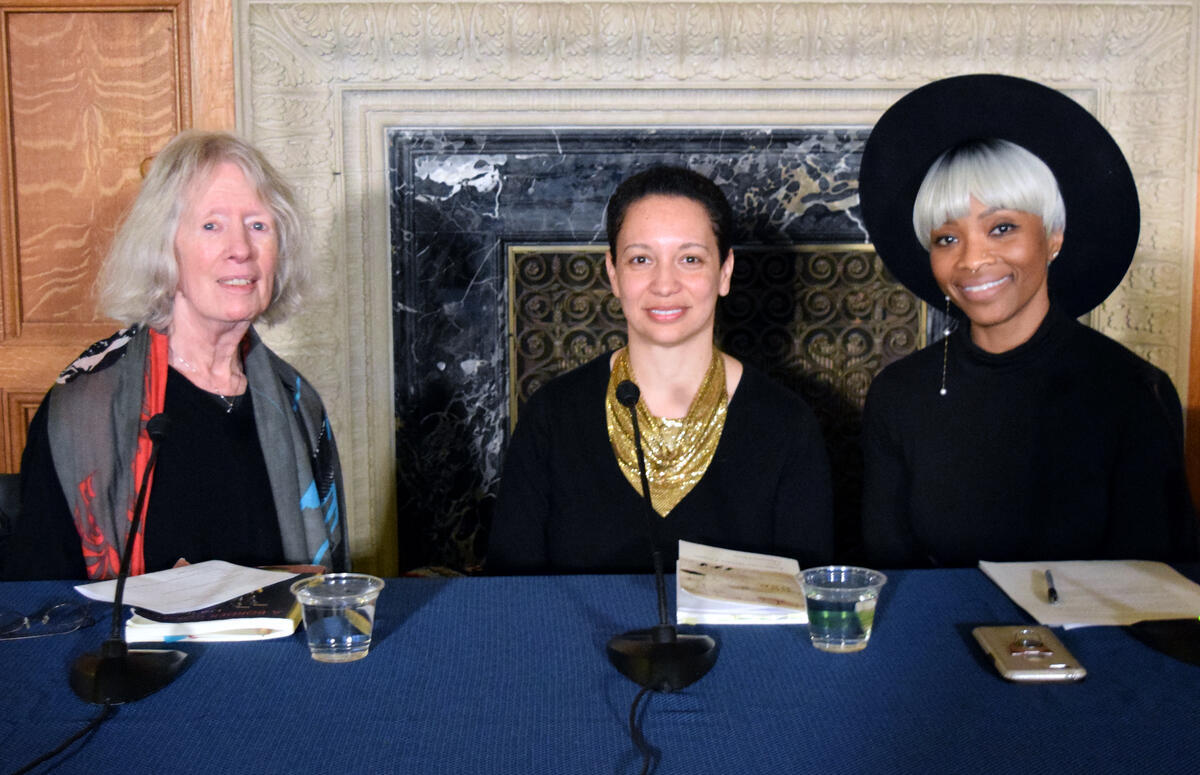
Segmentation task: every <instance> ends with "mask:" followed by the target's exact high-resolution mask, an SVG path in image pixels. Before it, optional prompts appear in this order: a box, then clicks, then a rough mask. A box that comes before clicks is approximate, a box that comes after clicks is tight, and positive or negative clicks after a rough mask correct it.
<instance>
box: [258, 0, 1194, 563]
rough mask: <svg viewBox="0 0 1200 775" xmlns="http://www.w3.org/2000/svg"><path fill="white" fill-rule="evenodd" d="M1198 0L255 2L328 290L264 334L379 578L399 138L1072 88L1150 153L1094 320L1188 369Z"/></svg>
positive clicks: (390, 445)
mask: <svg viewBox="0 0 1200 775" xmlns="http://www.w3.org/2000/svg"><path fill="white" fill-rule="evenodd" d="M1198 18H1200V0H1175V1H1174V2H1171V1H1167V0H1163V1H1161V2H1158V1H1154V0H1145V1H1142V2H1115V1H1114V2H1093V3H1082V2H1069V1H1068V2H1042V1H1040V0H1026V1H1024V2H1022V1H1019V0H1018V1H1016V2H1005V3H1001V2H986V1H984V0H971V1H968V2H954V3H936V2H901V1H896V0H891V1H883V0H878V1H872V0H866V1H865V2H856V3H832V2H755V1H753V0H726V1H725V2H688V3H669V2H658V1H656V0H645V1H643V2H584V1H576V0H559V2H507V1H505V0H477V1H476V2H454V1H453V0H444V1H443V2H406V1H405V0H392V1H391V2H340V3H334V2H282V1H281V0H236V2H235V19H234V24H235V31H236V51H235V55H236V65H237V71H238V95H239V96H238V100H239V110H238V123H239V128H240V129H241V131H242V132H243V133H244V134H246V135H247V136H248V137H249V138H251V139H252V140H253V141H254V142H255V143H257V144H258V145H259V146H260V147H261V148H263V149H264V151H265V152H266V153H267V154H268V156H269V157H270V158H271V159H272V160H273V161H274V162H275V163H277V164H278V165H279V166H280V167H281V168H282V170H283V171H284V172H285V173H286V174H287V175H288V176H289V177H290V178H291V179H292V180H294V181H295V182H296V183H297V184H298V185H299V188H300V190H301V192H302V195H303V198H304V200H305V203H306V205H307V206H308V208H309V210H310V212H311V213H312V215H313V223H314V235H313V236H314V240H315V242H314V247H315V253H316V255H317V256H318V262H319V265H318V267H317V271H316V277H317V278H318V282H317V283H316V287H315V288H314V293H313V295H312V298H311V299H310V301H309V303H308V305H307V306H306V308H305V311H304V313H303V314H301V315H299V316H297V317H296V318H295V319H293V320H291V321H289V322H288V323H287V324H286V325H281V326H278V327H276V328H274V329H270V330H268V331H267V332H266V333H265V336H266V338H267V339H268V341H269V342H270V343H271V345H272V346H273V347H275V348H276V349H277V350H278V351H279V352H280V353H281V354H282V355H283V356H284V357H285V358H287V359H288V360H289V361H291V362H292V363H294V364H296V365H297V366H298V367H299V368H300V369H301V371H303V372H304V373H305V374H306V375H307V376H308V377H309V379H310V380H311V381H312V382H313V383H314V384H315V385H316V386H317V388H318V389H319V390H320V391H321V394H322V396H323V397H324V398H325V400H326V403H327V404H328V406H329V409H330V412H331V415H332V418H333V423H334V427H335V430H336V433H337V438H338V443H339V447H340V450H341V453H342V461H343V466H344V469H345V474H346V489H347V501H348V511H349V515H348V516H349V520H350V526H351V542H352V551H353V554H354V557H355V561H356V565H357V566H358V567H360V568H364V569H369V570H375V571H377V572H382V573H387V572H390V571H392V570H394V563H395V555H396V552H395V548H394V546H395V530H394V524H395V519H394V503H395V495H394V489H395V483H394V466H395V453H394V419H393V414H392V406H393V404H392V394H393V390H392V365H391V348H392V315H391V308H390V305H391V293H390V287H391V275H390V266H389V248H388V192H387V185H386V182H387V181H386V174H387V173H386V161H385V153H384V151H385V149H384V128H385V127H388V126H403V127H413V128H417V127H472V126H484V127H509V126H532V127H547V126H550V127H554V126H559V127H605V126H612V127H645V126H664V127H665V126H814V125H839V126H860V127H866V126H870V125H872V124H873V123H874V121H875V120H876V119H877V118H878V116H879V115H880V114H881V113H882V112H883V110H884V109H886V108H887V106H888V105H890V104H891V103H892V102H894V101H895V100H896V99H897V98H899V97H900V96H901V95H903V94H904V93H905V92H907V91H908V90H910V89H912V88H914V87H916V86H919V85H921V84H923V83H925V82H927V81H930V80H933V79H936V78H940V77H944V76H948V75H954V74H960V73H968V72H1003V73H1008V74H1012V75H1019V76H1024V77H1027V78H1033V79H1036V80H1039V81H1042V82H1043V83H1046V84H1048V85H1051V86H1054V87H1056V88H1059V89H1062V90H1063V91H1065V92H1067V93H1069V94H1071V95H1072V96H1073V97H1074V98H1076V99H1077V100H1079V101H1080V102H1081V103H1082V104H1083V105H1084V106H1085V107H1087V108H1088V109H1089V110H1091V111H1092V112H1093V113H1094V114H1096V115H1097V116H1098V117H1099V118H1100V120H1101V121H1102V122H1103V123H1104V124H1105V125H1106V126H1107V127H1108V128H1109V130H1110V131H1111V132H1112V134H1113V135H1114V136H1115V137H1116V139H1117V142H1118V143H1119V144H1120V145H1121V147H1122V149H1123V150H1124V151H1125V153H1126V155H1127V156H1128V157H1129V159H1130V163H1131V166H1132V167H1133V171H1134V175H1135V176H1136V178H1137V182H1138V186H1139V190H1140V193H1141V200H1142V212H1143V220H1142V235H1141V241H1140V245H1139V249H1138V253H1137V257H1136V260H1135V262H1134V266H1133V268H1132V270H1131V271H1130V273H1129V276H1128V277H1127V278H1126V280H1125V282H1124V283H1123V284H1122V286H1121V287H1120V289H1118V291H1117V292H1116V293H1115V294H1114V295H1113V296H1112V297H1111V298H1110V299H1109V300H1108V301H1107V302H1106V303H1105V304H1104V305H1103V306H1102V307H1101V308H1099V309H1098V310H1096V311H1095V312H1094V313H1093V314H1092V321H1091V322H1092V324H1093V325H1094V326H1095V327H1096V328H1098V329H1100V330H1102V331H1104V332H1105V333H1107V334H1109V335H1110V336H1112V337H1114V338H1115V339H1118V340H1119V341H1121V342H1123V343H1125V344H1126V345H1127V346H1129V347H1131V348H1132V349H1134V350H1136V351H1137V352H1139V353H1141V354H1143V355H1144V356H1146V357H1147V358H1149V359H1150V360H1151V361H1153V362H1154V363H1156V364H1158V365H1159V366H1161V367H1162V368H1164V369H1165V370H1166V371H1167V372H1168V373H1169V374H1171V376H1172V377H1173V378H1174V380H1175V383H1176V385H1177V386H1179V387H1180V389H1181V390H1184V389H1186V385H1187V378H1188V359H1187V356H1188V344H1189V341H1188V340H1189V320H1190V314H1191V296H1190V291H1191V276H1192V262H1193V259H1194V256H1193V247H1192V246H1193V245H1194V244H1195V228H1196V224H1195V213H1196V182H1197V152H1198V144H1200V141H1198V137H1200V129H1198V127H1200V121H1198V109H1197V105H1198V101H1200V100H1198V81H1200V53H1198V51H1200V46H1198V45H1197V37H1198V34H1200V21H1198Z"/></svg>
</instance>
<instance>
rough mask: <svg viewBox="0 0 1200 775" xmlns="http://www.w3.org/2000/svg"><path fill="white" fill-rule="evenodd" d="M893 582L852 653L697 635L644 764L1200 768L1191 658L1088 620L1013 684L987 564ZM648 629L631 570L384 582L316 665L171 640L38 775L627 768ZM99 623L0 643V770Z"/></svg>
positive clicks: (21, 591)
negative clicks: (141, 680) (631, 639)
mask: <svg viewBox="0 0 1200 775" xmlns="http://www.w3.org/2000/svg"><path fill="white" fill-rule="evenodd" d="M889 578H890V580H889V582H888V584H887V586H886V587H885V588H884V592H883V596H882V598H881V601H880V606H879V609H878V613H877V619H876V631H875V634H874V636H873V637H872V640H871V644H870V646H869V647H868V648H867V649H866V650H865V651H862V652H859V653H856V654H839V655H835V654H825V653H822V652H818V651H816V650H815V649H813V648H812V647H811V646H810V645H809V644H808V634H807V630H806V628H804V627H795V626H773V627H750V626H738V627H713V628H708V631H709V632H712V633H714V634H715V635H716V636H717V638H718V640H719V641H720V647H721V653H720V657H719V659H718V661H717V664H716V667H715V668H713V670H712V672H711V673H709V674H708V675H707V676H706V677H704V678H703V679H701V680H700V681H699V682H697V683H696V684H694V685H692V686H691V687H689V688H688V689H686V690H684V691H682V692H679V693H676V694H657V695H653V696H652V697H650V698H649V702H648V707H647V709H646V711H645V714H644V716H643V719H642V726H643V730H644V733H645V735H646V737H647V739H648V740H649V741H650V743H651V744H652V745H654V746H655V747H657V748H658V749H659V750H660V751H661V760H660V762H659V764H658V767H657V769H656V770H655V772H658V773H775V772H780V773H783V772H787V773H825V774H834V775H836V774H838V773H910V772H911V773H1016V774H1017V775H1031V774H1033V773H1047V774H1048V775H1069V774H1070V773H1080V774H1086V775H1097V774H1098V773H1129V772H1138V773H1185V772H1200V667H1196V666H1192V665H1187V664H1183V663H1181V662H1177V661H1174V660H1172V659H1170V658H1169V657H1166V656H1163V655H1161V654H1159V653H1157V652H1155V651H1153V650H1151V649H1149V648H1148V647H1146V646H1143V645H1142V644H1141V643H1140V642H1138V641H1137V640H1135V639H1134V638H1132V637H1131V636H1130V635H1129V634H1128V633H1127V632H1125V631H1124V630H1122V629H1119V628H1107V627H1105V628H1087V629H1083V630H1073V631H1070V632H1066V633H1064V634H1063V635H1062V637H1063V640H1064V642H1065V644H1066V645H1067V647H1068V648H1069V649H1071V651H1073V652H1074V654H1075V655H1076V656H1077V657H1078V658H1079V660H1080V661H1081V662H1082V663H1083V665H1084V666H1085V667H1086V668H1087V670H1088V677H1087V679H1086V680H1084V681H1083V682H1081V683H1077V684H1062V685H1030V684H1013V683H1009V682H1006V681H1005V680H1003V679H1002V678H1000V677H999V676H998V675H997V674H996V672H995V670H994V669H993V667H992V665H991V663H990V661H989V660H988V659H987V658H986V657H985V656H984V655H983V654H982V653H981V652H980V650H979V648H978V647H977V646H976V644H975V642H974V640H973V638H972V636H971V628H972V627H973V626H975V625H979V624H1008V623H1022V622H1027V621H1028V618H1027V617H1026V616H1025V615H1024V614H1023V612H1021V611H1020V609H1018V608H1017V607H1016V606H1014V605H1013V604H1012V603H1011V602H1010V601H1009V600H1008V599H1007V598H1006V597H1005V596H1004V594H1003V593H1001V592H1000V591H999V590H998V589H997V588H996V587H995V586H993V585H992V583H991V582H990V581H988V580H987V579H986V578H985V577H984V576H983V574H981V573H980V572H978V571H975V570H946V571H914V572H893V573H890V574H889ZM72 595H74V593H73V592H72V591H71V589H70V585H69V584H66V583H53V582H37V583H21V584H0V605H7V606H9V607H15V608H17V609H19V610H25V611H31V610H35V609H36V608H38V607H39V606H40V605H42V604H44V603H46V602H49V601H51V600H55V599H64V598H69V597H70V596H72ZM654 618H655V606H654V592H653V580H652V578H651V577H648V576H614V577H602V576H577V577H534V578H463V579H390V580H388V584H387V587H386V589H384V591H383V595H382V597H381V600H380V606H379V611H378V616H377V621H376V627H375V633H376V639H375V643H374V645H373V646H372V649H371V653H370V655H369V656H368V657H367V658H366V659H365V660H362V661H360V662H355V663H348V664H340V665H330V664H320V663H317V662H314V661H312V660H311V659H309V657H308V653H307V650H306V647H305V643H304V637H303V633H297V634H296V635H295V636H293V637H289V638H285V639H281V640H276V641H265V642H258V643H249V644H233V643H229V644H203V645H202V644H189V645H186V646H184V647H183V649H184V650H185V651H188V652H189V653H190V655H191V656H190V658H189V663H190V664H189V666H188V669H187V670H186V671H185V672H184V673H183V674H182V675H181V676H180V677H179V678H178V679H177V680H176V681H175V682H174V683H173V684H171V685H170V686H168V687H167V688H165V689H163V690H162V691H160V692H158V693H157V694H154V695H152V696H150V697H147V698H145V699H143V700H141V701H139V702H137V703H132V704H130V705H126V706H123V707H120V708H119V709H117V710H116V712H115V715H114V717H113V718H111V719H110V720H109V721H107V722H106V723H105V724H104V725H103V726H102V727H101V728H100V729H99V730H98V731H96V732H95V733H94V734H92V735H91V736H89V737H88V738H86V739H84V740H82V741H80V742H78V743H76V744H75V745H74V746H72V748H71V749H69V752H68V753H67V754H65V755H64V756H62V757H59V759H57V760H55V762H54V763H53V766H51V765H45V766H43V767H42V768H40V769H39V770H37V771H38V772H54V773H76V772H79V773H82V772H88V773H97V772H99V773H108V772H121V773H132V774H137V773H154V774H155V775H159V774H161V773H233V772H261V773H331V772H335V773H523V774H524V773H614V774H617V773H637V772H638V771H639V769H640V766H641V760H640V756H639V754H638V753H637V751H636V750H635V749H634V747H633V745H632V743H631V742H630V740H629V737H628V731H627V727H626V718H627V714H628V711H629V705H630V702H631V701H632V699H633V697H634V695H635V693H636V692H637V687H636V686H635V685H634V684H632V683H630V682H629V681H628V680H626V679H625V678H624V677H622V676H621V675H620V674H618V673H617V672H616V671H615V670H614V669H613V668H612V667H611V666H610V665H609V664H608V661H607V659H606V658H605V651H604V646H605V643H606V641H607V640H608V638H609V637H611V636H612V635H615V634H618V633H620V632H623V631H625V630H627V629H631V628H635V627H642V626H647V625H650V624H652V623H653V622H654ZM106 632H107V621H104V622H101V623H100V624H98V625H96V626H94V627H91V628H89V629H87V630H84V631H81V632H78V633H74V634H70V635H63V636H56V637H50V638H40V639H36V640H24V641H10V642H0V665H2V669H0V698H2V707H3V718H2V719H0V770H3V771H4V772H8V771H11V770H12V769H15V768H16V767H18V766H20V765H22V764H24V763H25V762H27V761H29V760H31V759H33V758H34V757H36V756H37V755H39V754H41V753H43V752H45V751H47V750H49V749H50V748H53V747H54V745H56V744H57V743H58V742H60V741H61V740H62V739H64V738H66V737H67V736H69V735H70V734H71V733H72V732H74V731H76V730H77V729H79V728H80V727H81V726H83V725H84V724H85V723H86V722H87V720H88V719H90V718H92V717H93V716H94V715H95V714H96V712H97V709H96V708H95V707H94V706H90V705H87V704H85V703H83V702H81V701H79V700H78V699H76V698H75V696H74V695H73V694H72V693H71V691H70V689H69V688H68V686H67V670H68V666H69V665H70V663H71V661H72V659H73V658H74V657H75V656H76V655H77V654H79V653H81V652H83V651H88V650H92V649H95V648H96V647H97V646H98V644H99V642H100V641H101V640H102V639H103V637H104V635H105V634H106Z"/></svg>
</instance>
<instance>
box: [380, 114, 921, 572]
mask: <svg viewBox="0 0 1200 775" xmlns="http://www.w3.org/2000/svg"><path fill="white" fill-rule="evenodd" d="M866 136H867V130H865V129H857V128H855V129H786V130H783V129H774V130H762V129H721V130H711V129H710V130H687V131H684V130H675V129H671V130H663V129H658V130H654V129H637V128H630V129H621V130H614V129H604V130H569V131H568V130H559V131H555V130H548V129H547V130H538V129H533V130H530V129H520V130H512V129H485V130H480V129H471V130H460V131H458V130H447V129H436V130H425V129H420V130H418V129H404V128H396V129H392V130H390V131H389V137H388V141H389V148H390V159H389V162H390V164H389V166H390V170H389V174H390V176H391V180H390V183H391V192H392V195H391V234H392V256H391V259H392V281H393V288H392V301H393V314H394V331H395V353H394V355H395V370H396V373H395V377H396V395H395V402H396V448H397V461H396V462H397V493H398V497H397V500H398V519H399V536H400V563H401V568H402V569H407V568H413V567H417V566H426V565H437V566H447V567H451V568H456V569H459V570H468V571H469V570H472V569H476V568H478V567H479V565H480V564H481V563H482V562H483V560H484V558H485V556H486V553H487V533H488V526H489V524H490V515H491V511H492V506H493V503H494V499H495V496H496V488H497V484H498V482H499V478H500V472H501V468H502V464H503V459H504V450H505V446H506V444H507V441H508V437H509V434H510V429H511V422H512V420H513V419H514V414H517V413H519V411H520V406H521V404H522V403H523V401H524V399H525V398H527V397H528V395H530V394H531V393H532V392H533V390H536V388H537V386H538V385H540V384H542V383H543V382H544V381H545V380H547V379H549V378H550V377H552V376H553V375H554V374H556V373H559V372H560V371H563V370H565V369H568V368H571V367H573V366H575V365H578V364H580V363H582V362H584V361H586V360H588V359H590V358H591V357H593V356H594V355H596V354H598V353H600V352H602V351H603V350H606V349H610V348H612V347H615V346H619V345H620V344H621V343H622V341H623V337H622V329H623V324H622V319H621V313H620V306H619V305H618V304H617V303H616V302H615V300H614V299H613V297H612V295H611V294H610V293H608V291H607V279H606V278H605V277H604V272H603V250H604V244H605V236H604V226H603V211H604V205H605V203H606V201H607V199H608V197H609V195H610V194H611V192H612V190H613V189H614V188H615V187H616V185H617V183H618V182H619V181H620V180H621V179H623V178H625V177H626V176H628V175H629V174H631V173H633V172H635V171H638V170H640V169H644V168H645V167H648V166H650V165H653V164H659V163H671V164H682V165H684V166H687V167H690V168H692V169H695V170H697V171H699V172H701V173H703V174H705V175H708V176H709V177H711V178H712V179H713V180H715V181H716V182H717V183H718V184H719V185H720V186H721V188H722V189H723V190H724V191H725V193H726V195H727V196H728V197H729V200H730V202H731V203H732V204H733V206H734V210H735V212H736V214H737V217H738V220H739V228H740V234H739V235H738V236H737V239H736V240H735V248H734V250H735V254H736V256H737V262H736V264H735V273H734V281H733V286H734V290H733V292H731V294H730V295H729V297H727V298H726V299H723V300H722V302H721V304H720V306H719V309H718V339H719V341H720V343H721V345H722V347H723V348H724V349H725V350H726V351H728V352H730V353H731V354H733V355H735V356H737V357H739V358H742V359H744V360H747V361H749V362H751V363H754V364H756V365H758V366H759V367H760V368H762V369H764V370H765V371H767V372H768V373H770V374H771V375H772V376H774V377H775V378H776V379H778V380H780V381H781V382H783V383H784V384H786V385H788V386H789V387H790V388H792V389H794V390H796V391H797V392H799V393H800V394H802V395H803V396H804V397H805V398H806V400H808V402H809V404H810V405H811V406H812V407H813V409H814V410H815V411H816V412H817V415H818V417H819V418H820V420H821V423H822V427H823V429H824V432H825V435H826V443H827V446H828V448H829V452H830V459H831V461H832V464H833V467H834V478H835V495H836V502H837V509H838V526H837V527H838V544H839V548H840V551H841V552H842V553H843V555H844V556H846V557H850V558H852V557H853V550H854V546H855V544H856V534H857V529H856V526H857V523H858V514H857V512H858V491H859V487H860V479H861V462H860V454H859V451H858V428H859V418H860V414H861V409H862V400H863V398H864V396H865V395H866V389H867V386H868V385H869V383H870V380H871V377H873V376H874V374H876V373H877V372H878V371H879V369H881V368H882V367H883V366H884V365H886V364H887V363H890V362H891V361H893V360H895V359H897V358H899V357H902V356H903V355H906V354H908V353H910V352H912V351H913V350H914V349H916V348H917V347H918V346H920V344H921V343H922V341H923V339H924V337H923V335H922V332H923V330H924V325H925V313H924V310H923V308H922V305H921V304H920V303H919V302H918V301H917V300H916V299H914V297H912V296H911V295H910V294H908V293H907V292H906V291H904V290H903V289H902V288H900V287H899V286H897V285H896V284H895V283H894V282H893V281H891V279H890V277H888V276H887V275H886V272H885V271H884V270H883V267H882V264H881V263H880V262H879V260H878V258H877V257H876V256H875V255H874V253H873V252H872V251H871V249H870V246H869V245H868V244H866V243H865V240H866V235H865V233H864V231H863V228H862V226H861V222H860V218H859V214H858V191H857V178H858V166H859V159H860V156H861V153H862V147H863V143H864V142H865V140H866Z"/></svg>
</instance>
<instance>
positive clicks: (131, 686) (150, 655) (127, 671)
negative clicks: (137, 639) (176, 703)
mask: <svg viewBox="0 0 1200 775" xmlns="http://www.w3.org/2000/svg"><path fill="white" fill-rule="evenodd" d="M186 659H187V654H185V653H183V652H182V651H175V650H173V649H172V650H160V649H133V650H127V651H125V653H123V654H107V655H106V654H104V653H103V652H101V653H88V654H84V655H82V656H80V657H79V658H78V659H76V660H75V663H74V664H73V665H71V678H70V681H71V690H72V691H74V692H75V695H76V696H77V697H79V699H81V700H83V701H84V702H91V703H94V704H96V705H105V704H112V705H120V704H122V703H126V702H133V701H134V700H140V699H142V698H143V697H145V696H147V695H150V694H153V693H154V692H156V691H158V690H159V689H161V688H163V687H164V686H166V685H167V684H169V683H171V681H173V680H174V679H175V676H176V675H178V673H179V671H180V670H181V669H182V668H183V663H184V660H186Z"/></svg>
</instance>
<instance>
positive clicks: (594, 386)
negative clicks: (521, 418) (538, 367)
mask: <svg viewBox="0 0 1200 775" xmlns="http://www.w3.org/2000/svg"><path fill="white" fill-rule="evenodd" d="M611 359H612V352H611V351H606V352H603V353H601V354H600V355H597V356H596V357H595V358H593V359H591V360H590V361H588V362H587V363H584V364H582V365H580V366H576V367H575V368H573V369H571V370H570V371H566V372H563V373H562V374H559V375H557V376H555V377H553V378H552V379H550V380H549V381H548V382H546V383H545V384H544V385H542V386H540V387H538V388H537V389H536V390H534V391H533V394H532V395H531V396H530V397H529V400H528V401H527V402H526V403H525V406H526V408H527V409H529V408H533V409H537V410H542V411H546V410H552V409H554V408H559V409H562V408H567V407H575V406H579V405H591V404H594V403H595V397H596V394H597V392H598V393H599V394H600V395H601V396H603V394H604V392H605V391H606V390H607V389H608V375H609V373H610V371H611V369H610V368H609V362H610V361H611Z"/></svg>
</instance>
